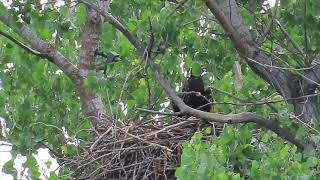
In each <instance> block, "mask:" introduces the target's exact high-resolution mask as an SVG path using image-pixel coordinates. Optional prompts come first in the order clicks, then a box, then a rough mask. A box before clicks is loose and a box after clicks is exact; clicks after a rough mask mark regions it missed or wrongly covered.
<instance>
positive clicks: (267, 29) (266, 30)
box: [257, 0, 280, 44]
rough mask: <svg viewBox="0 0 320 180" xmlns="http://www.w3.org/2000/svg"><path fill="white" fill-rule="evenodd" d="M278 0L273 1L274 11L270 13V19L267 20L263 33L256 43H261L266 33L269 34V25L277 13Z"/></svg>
mask: <svg viewBox="0 0 320 180" xmlns="http://www.w3.org/2000/svg"><path fill="white" fill-rule="evenodd" d="M279 1H280V0H276V2H275V5H274V6H275V8H276V9H275V11H274V12H273V13H272V14H271V19H270V21H269V22H268V24H267V26H266V28H265V29H264V31H263V34H262V35H261V36H260V38H259V39H258V40H257V43H258V44H261V43H262V42H263V41H264V40H265V38H266V37H267V35H268V34H269V32H270V30H271V27H272V24H273V21H274V20H275V17H276V14H277V10H278V4H279Z"/></svg>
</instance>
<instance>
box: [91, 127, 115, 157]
mask: <svg viewBox="0 0 320 180" xmlns="http://www.w3.org/2000/svg"><path fill="white" fill-rule="evenodd" d="M111 129H112V127H110V128H109V129H108V130H107V131H106V132H104V133H103V134H101V135H100V136H99V137H98V139H97V140H96V141H95V142H94V143H93V144H92V146H91V147H90V152H92V151H93V149H94V148H95V147H96V146H97V144H98V143H99V142H100V140H101V139H102V138H103V137H104V136H105V135H107V134H108V133H109V132H110V131H111Z"/></svg>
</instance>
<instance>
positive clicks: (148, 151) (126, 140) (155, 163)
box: [69, 118, 212, 179]
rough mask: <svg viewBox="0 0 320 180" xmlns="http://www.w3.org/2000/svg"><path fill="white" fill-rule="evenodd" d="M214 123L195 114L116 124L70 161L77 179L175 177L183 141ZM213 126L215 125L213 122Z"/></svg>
mask: <svg viewBox="0 0 320 180" xmlns="http://www.w3.org/2000/svg"><path fill="white" fill-rule="evenodd" d="M210 125H211V124H209V123H205V122H203V121H202V120H199V119H195V118H188V119H184V118H178V119H177V121H175V122H174V123H171V124H166V123H162V122H159V121H152V122H147V123H144V124H140V125H128V126H124V127H121V128H119V127H117V126H112V127H109V128H108V129H105V131H104V132H103V133H102V134H100V135H98V136H97V137H95V138H94V139H93V140H92V141H91V142H90V143H89V146H88V148H87V151H85V152H83V153H82V154H80V155H79V156H77V157H75V158H74V159H72V160H69V163H71V164H72V165H74V166H75V167H77V168H76V170H75V171H74V173H73V175H72V176H73V177H74V178H75V179H175V176H174V173H175V170H176V168H177V167H178V166H179V165H180V157H181V154H182V146H181V142H183V141H186V140H187V141H188V140H190V138H191V137H192V136H193V134H194V133H195V132H196V131H197V130H199V129H200V128H203V127H205V126H210ZM211 126H212V125H211Z"/></svg>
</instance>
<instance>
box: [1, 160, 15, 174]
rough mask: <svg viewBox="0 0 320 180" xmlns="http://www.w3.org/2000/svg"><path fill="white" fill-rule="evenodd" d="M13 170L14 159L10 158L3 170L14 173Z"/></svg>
mask: <svg viewBox="0 0 320 180" xmlns="http://www.w3.org/2000/svg"><path fill="white" fill-rule="evenodd" d="M12 171H15V169H14V168H13V160H10V161H7V162H6V163H5V164H4V165H3V167H2V172H4V173H6V174H12Z"/></svg>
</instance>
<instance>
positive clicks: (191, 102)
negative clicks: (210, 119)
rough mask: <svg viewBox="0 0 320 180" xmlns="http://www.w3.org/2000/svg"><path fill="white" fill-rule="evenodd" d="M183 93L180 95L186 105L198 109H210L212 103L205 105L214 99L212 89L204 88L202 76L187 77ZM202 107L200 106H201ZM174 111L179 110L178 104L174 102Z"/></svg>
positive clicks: (207, 110)
mask: <svg viewBox="0 0 320 180" xmlns="http://www.w3.org/2000/svg"><path fill="white" fill-rule="evenodd" d="M182 92H183V93H184V92H185V94H182V95H181V96H180V97H181V99H182V100H183V102H184V103H186V105H188V106H190V107H192V108H194V109H198V110H201V111H206V112H209V111H210V105H207V106H204V105H206V104H208V103H210V102H211V101H212V97H211V95H210V93H211V89H207V90H205V89H204V83H203V80H202V77H201V76H199V77H196V76H194V75H192V72H191V75H190V76H189V77H188V78H187V80H186V82H185V83H184V85H183V87H182ZM186 92H195V93H186ZM199 107H200V108H199ZM173 111H174V112H179V108H178V106H176V105H175V104H174V103H173Z"/></svg>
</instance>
